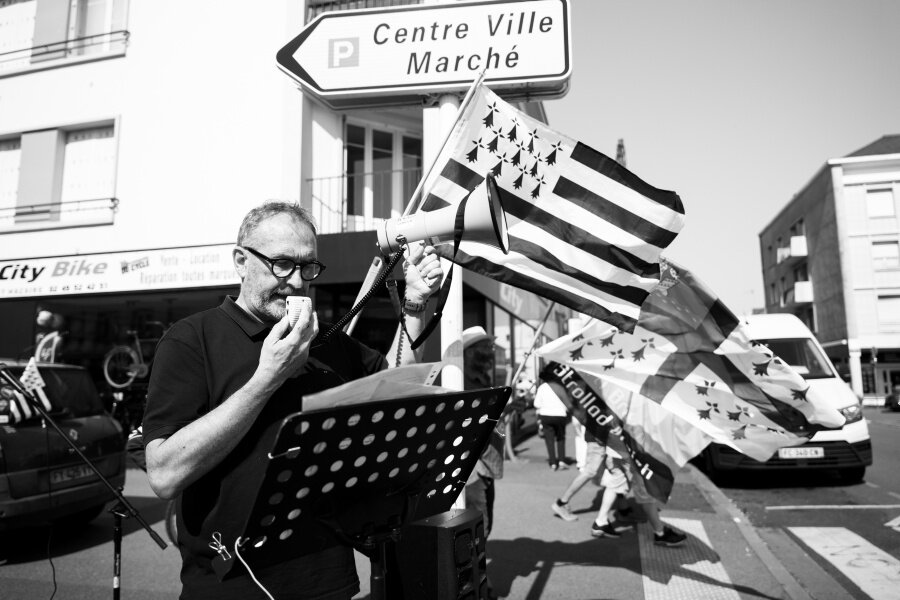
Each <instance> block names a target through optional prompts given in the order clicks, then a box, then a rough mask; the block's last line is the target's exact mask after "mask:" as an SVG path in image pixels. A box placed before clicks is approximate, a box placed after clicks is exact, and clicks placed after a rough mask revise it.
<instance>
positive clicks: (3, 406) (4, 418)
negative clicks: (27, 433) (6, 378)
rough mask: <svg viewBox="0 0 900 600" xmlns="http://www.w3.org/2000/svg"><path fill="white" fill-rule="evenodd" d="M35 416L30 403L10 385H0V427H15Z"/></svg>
mask: <svg viewBox="0 0 900 600" xmlns="http://www.w3.org/2000/svg"><path fill="white" fill-rule="evenodd" d="M34 415H35V413H34V411H33V410H32V409H31V406H29V404H28V401H27V400H25V397H24V396H23V395H22V394H21V393H20V392H19V391H18V390H14V389H13V388H12V387H10V386H8V385H0V425H7V424H9V425H15V424H16V423H21V422H22V421H26V420H28V419H30V418H31V417H33V416H34Z"/></svg>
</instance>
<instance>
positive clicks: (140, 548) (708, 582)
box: [0, 437, 851, 600]
mask: <svg viewBox="0 0 900 600" xmlns="http://www.w3.org/2000/svg"><path fill="white" fill-rule="evenodd" d="M570 447H571V440H570ZM519 449H520V458H521V459H523V462H521V463H519V464H509V463H508V464H507V472H506V476H505V477H504V479H503V480H502V481H500V482H498V487H497V506H496V512H497V515H496V516H497V524H496V527H495V530H494V533H493V534H492V538H491V540H490V541H489V543H488V556H489V565H488V572H489V574H490V576H491V578H492V580H493V583H494V586H495V587H496V588H497V590H498V591H499V592H501V593H502V594H504V595H505V596H506V597H508V598H511V599H515V600H538V599H542V600H552V599H560V600H598V599H607V598H616V599H626V600H628V599H647V600H657V599H659V600H663V599H666V600H668V599H672V598H675V599H678V598H685V599H691V600H693V599H696V598H713V599H723V600H730V599H746V600H751V599H753V600H760V599H771V600H774V599H779V600H809V598H811V597H814V596H810V595H809V594H808V593H807V592H806V591H805V589H804V588H803V587H802V586H801V585H800V584H799V583H798V582H797V581H796V580H795V579H794V578H793V576H792V575H791V574H789V573H788V572H787V570H786V569H785V567H784V566H783V565H782V564H781V563H780V562H779V560H777V559H776V558H775V556H774V555H773V553H772V551H771V550H770V549H769V546H767V545H766V544H765V543H763V541H762V539H761V538H760V536H759V534H758V533H757V532H756V530H755V529H754V528H753V527H751V526H750V525H749V523H748V522H747V521H746V520H745V516H744V515H743V514H742V513H741V512H740V511H739V510H738V509H737V508H736V507H735V505H734V504H733V503H731V502H730V501H729V500H728V499H727V498H725V496H724V495H723V494H722V493H721V491H719V490H718V488H716V487H715V486H713V485H712V484H711V483H710V482H709V480H708V479H706V478H705V476H703V475H702V474H700V473H699V472H697V471H696V470H695V469H693V467H688V468H686V469H684V470H683V471H681V472H679V474H678V478H677V481H676V484H675V489H674V491H673V494H672V498H671V501H670V503H669V505H668V506H667V507H666V509H665V510H664V512H663V517H664V519H665V520H666V521H668V522H669V523H671V524H673V525H675V526H676V527H678V528H680V529H682V530H684V531H685V532H687V533H688V534H689V540H688V543H687V544H686V546H685V547H683V548H676V549H669V548H659V547H657V546H654V545H653V544H652V543H650V541H651V532H650V531H649V530H648V528H647V526H646V525H640V526H638V527H637V528H636V529H635V530H633V531H629V532H626V533H625V534H624V535H623V536H622V537H621V538H620V539H618V540H607V539H599V540H598V539H593V538H591V537H590V535H589V526H590V522H591V519H592V518H593V516H594V513H595V510H596V497H595V496H596V491H597V488H591V487H590V486H588V487H586V488H585V489H583V490H582V491H581V493H580V494H579V495H578V496H576V498H575V499H574V501H573V503H572V505H573V508H574V509H575V510H576V511H577V512H578V513H579V517H580V518H579V520H578V521H575V522H572V523H569V522H564V521H562V520H560V519H558V518H557V517H555V516H554V515H553V514H552V512H551V511H550V503H551V502H552V501H553V500H554V499H555V498H556V497H557V496H558V495H559V494H560V493H561V492H562V490H563V489H564V488H565V487H566V485H568V483H569V482H570V480H571V479H572V477H573V476H574V470H569V471H559V472H553V471H550V470H549V469H548V468H547V466H546V463H545V462H544V456H545V455H544V452H545V451H544V447H543V442H542V440H540V439H539V438H537V437H532V438H530V439H527V440H525V441H524V442H523V443H522V444H520V446H519ZM570 453H571V451H570ZM125 491H126V495H127V496H128V497H129V498H130V499H131V501H132V502H133V503H134V504H135V506H136V507H137V508H138V509H139V510H140V511H141V512H142V514H143V515H144V517H145V518H146V519H147V520H148V521H149V522H151V523H152V524H153V526H154V528H155V529H156V530H157V531H158V532H159V533H163V528H162V523H161V520H162V517H163V511H164V508H165V505H164V503H163V502H161V501H159V500H157V499H156V498H155V497H153V495H152V492H151V491H150V490H149V488H148V487H147V484H146V478H145V477H144V475H143V474H142V473H141V472H140V471H130V472H129V477H128V481H127V485H126V490H125ZM46 533H47V532H46V530H37V531H31V532H29V533H28V534H24V535H23V534H20V535H17V536H12V537H6V536H4V538H3V541H4V543H6V544H8V545H9V546H11V548H8V549H7V556H8V557H9V558H8V562H7V563H6V564H5V565H3V566H0V597H2V598H3V600H7V599H10V600H19V599H22V600H25V599H27V600H36V599H39V598H49V597H50V595H51V593H52V590H53V588H52V585H51V578H52V576H53V569H55V577H56V581H57V584H58V588H59V591H58V592H57V594H56V598H63V599H66V600H95V599H96V598H104V597H109V596H110V595H111V589H112V582H111V576H112V553H113V551H112V542H111V539H112V518H111V517H110V516H108V515H104V516H102V517H101V518H99V519H97V520H96V521H94V522H93V523H91V524H90V525H88V526H87V527H85V528H82V529H81V530H79V531H78V532H77V533H72V532H70V533H65V532H61V531H57V532H54V535H53V538H52V540H51V543H50V551H51V555H52V558H53V567H52V568H51V565H50V563H49V561H48V560H47V554H46V550H47V535H46ZM801 554H802V551H801ZM358 558H359V560H358V561H357V562H358V564H359V570H360V579H361V580H362V584H363V591H362V592H361V593H360V594H359V595H358V598H359V599H360V600H362V599H363V598H367V597H368V596H369V594H368V587H369V585H368V583H369V582H368V577H369V568H368V560H367V559H365V558H364V557H362V556H359V557H358ZM178 566H179V557H178V554H177V551H176V550H175V549H174V548H173V547H171V546H170V547H169V548H168V549H166V550H164V551H163V550H160V549H159V548H158V547H157V546H156V545H155V544H153V542H152V541H151V540H150V538H149V537H148V536H147V534H146V532H144V531H143V530H142V529H139V528H138V526H137V524H136V523H134V522H133V521H132V520H128V521H126V534H125V536H124V543H123V567H122V598H123V600H162V599H164V598H166V599H168V598H175V597H177V592H178V589H179V584H178ZM816 577H819V578H820V579H818V580H817V581H816V582H815V583H816V586H817V587H818V588H821V589H828V590H834V591H835V593H836V594H838V595H837V596H836V597H843V598H847V597H851V596H850V595H848V594H847V592H845V591H843V588H842V586H841V584H840V583H838V582H836V581H835V580H834V579H833V578H831V577H830V576H829V574H828V573H827V572H826V571H824V570H822V569H819V570H818V572H817V573H816ZM804 583H806V582H804ZM840 594H844V595H843V596H841V595H840Z"/></svg>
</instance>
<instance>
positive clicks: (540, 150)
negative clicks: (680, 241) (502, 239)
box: [420, 85, 684, 331]
mask: <svg viewBox="0 0 900 600" xmlns="http://www.w3.org/2000/svg"><path fill="white" fill-rule="evenodd" d="M488 173H493V175H494V177H495V179H496V182H497V185H498V187H499V188H500V190H501V195H502V199H503V203H504V209H505V211H506V217H507V223H508V226H509V238H510V252H509V254H508V255H504V254H503V253H502V252H501V251H500V250H499V249H496V248H492V247H490V246H487V245H484V244H478V243H474V242H469V243H467V242H465V241H463V242H462V244H461V245H460V249H459V252H458V254H456V257H455V258H454V257H453V249H452V245H444V244H442V245H440V246H438V247H437V250H438V252H439V253H440V254H441V256H443V257H444V258H448V259H452V260H454V262H456V263H458V264H460V265H462V266H463V267H465V268H467V269H470V270H473V271H475V272H477V273H480V274H482V275H485V276H487V277H490V278H492V279H496V280H498V281H502V282H504V283H508V284H510V285H512V286H515V287H519V288H522V289H525V290H528V291H531V292H534V293H536V294H538V295H540V296H543V297H544V298H547V299H549V300H552V301H555V302H558V303H560V304H562V305H564V306H568V307H570V308H572V309H574V310H576V311H578V312H581V313H584V314H587V315H590V316H593V317H596V318H598V319H602V320H603V321H606V322H607V323H610V324H612V325H615V326H616V327H617V328H618V329H620V330H622V331H631V330H632V329H633V328H634V326H635V324H636V322H637V318H638V314H639V312H640V306H641V304H642V303H643V302H644V300H645V299H646V298H647V296H648V294H649V293H650V290H652V289H653V287H654V286H656V284H657V283H658V281H659V256H660V252H661V251H662V250H663V249H665V248H666V247H667V246H668V245H669V244H670V243H671V242H672V240H674V239H675V236H676V234H677V233H678V232H679V231H680V230H681V228H682V226H683V222H684V208H683V207H682V204H681V199H680V198H679V197H678V195H677V194H675V193H674V192H669V191H664V190H660V189H657V188H655V187H652V186H651V185H649V184H647V183H645V182H644V181H643V180H641V179H640V178H639V177H637V176H636V175H634V174H633V173H631V172H630V171H628V170H627V169H626V168H625V167H623V166H622V165H620V164H619V163H617V162H616V161H614V160H612V159H611V158H609V157H607V156H604V155H603V154H601V153H600V152H597V151H596V150H594V149H592V148H590V147H588V146H586V145H584V144H582V143H581V142H578V141H576V140H573V139H571V138H568V137H566V136H564V135H562V134H561V133H558V132H556V131H554V130H552V129H550V128H549V127H547V126H546V125H545V124H543V123H541V122H540V121H538V120H536V119H533V118H531V117H530V116H528V115H526V114H525V113H523V112H521V111H519V110H516V109H515V108H513V107H512V106H511V105H509V104H507V103H506V102H504V101H503V100H501V99H500V98H499V97H498V96H497V95H495V94H494V93H493V92H491V91H490V90H489V89H487V88H486V87H484V86H482V85H479V86H478V87H477V88H476V89H475V91H474V94H473V96H472V98H471V101H470V102H469V104H468V105H467V106H466V108H465V110H463V111H462V112H461V113H460V115H459V119H458V120H457V122H456V125H455V126H454V128H453V130H452V131H451V133H450V136H449V138H448V140H447V143H446V144H445V145H444V147H443V149H442V150H441V152H440V154H439V155H438V157H437V159H436V161H435V165H434V168H433V169H432V170H431V172H430V173H429V175H428V176H427V177H426V180H425V182H424V184H423V186H424V187H423V190H424V194H423V197H424V200H423V201H422V203H421V206H420V209H421V210H423V211H430V210H436V209H440V208H445V207H447V206H449V205H453V206H455V205H458V204H459V203H460V202H461V201H462V200H463V199H464V198H465V197H466V196H467V195H468V194H469V193H470V192H472V191H473V190H474V189H475V188H477V187H478V186H479V185H482V184H483V182H484V180H485V177H486V176H487V174H488Z"/></svg>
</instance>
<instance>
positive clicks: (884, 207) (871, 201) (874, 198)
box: [866, 188, 896, 219]
mask: <svg viewBox="0 0 900 600" xmlns="http://www.w3.org/2000/svg"><path fill="white" fill-rule="evenodd" d="M866 214H867V215H868V216H869V218H870V219H876V218H883V217H893V216H894V215H895V214H896V209H895V207H894V192H893V190H891V189H889V188H887V189H870V190H866Z"/></svg>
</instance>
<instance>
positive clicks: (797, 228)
mask: <svg viewBox="0 0 900 600" xmlns="http://www.w3.org/2000/svg"><path fill="white" fill-rule="evenodd" d="M795 235H806V225H804V223H803V219H797V221H796V222H795V223H794V224H793V225H791V236H795Z"/></svg>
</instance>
